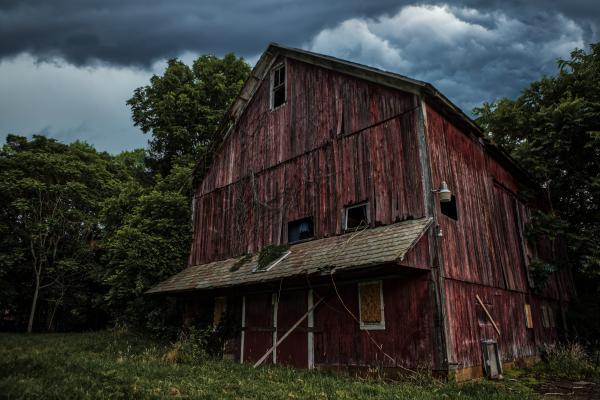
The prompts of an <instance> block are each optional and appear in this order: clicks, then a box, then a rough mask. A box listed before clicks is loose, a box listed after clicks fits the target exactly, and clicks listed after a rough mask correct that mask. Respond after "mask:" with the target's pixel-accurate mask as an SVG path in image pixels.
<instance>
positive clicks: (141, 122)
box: [127, 54, 250, 176]
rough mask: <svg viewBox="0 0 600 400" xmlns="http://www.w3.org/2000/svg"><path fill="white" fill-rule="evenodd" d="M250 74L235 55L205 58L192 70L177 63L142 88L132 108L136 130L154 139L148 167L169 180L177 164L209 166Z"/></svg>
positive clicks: (195, 63)
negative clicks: (229, 112) (231, 107)
mask: <svg viewBox="0 0 600 400" xmlns="http://www.w3.org/2000/svg"><path fill="white" fill-rule="evenodd" d="M249 72H250V67H249V65H248V64H247V63H246V62H245V61H244V59H243V58H237V57H236V56H235V55H233V54H227V55H225V56H224V57H223V58H218V57H216V56H213V55H203V56H201V57H199V58H198V59H197V60H196V61H195V62H194V64H193V66H192V68H190V67H188V66H187V65H185V64H184V63H183V62H181V61H179V60H177V59H171V60H169V62H168V66H167V68H166V70H165V72H164V74H163V75H162V76H157V75H154V76H153V77H152V78H151V79H150V84H149V85H147V86H144V87H140V88H137V89H136V90H135V92H134V94H133V96H132V97H131V98H130V99H129V100H128V101H127V104H128V105H129V106H130V108H131V113H132V117H133V121H134V123H135V125H136V126H139V127H140V128H141V129H142V132H144V133H151V134H152V139H151V140H150V141H149V147H150V149H149V154H148V159H147V164H148V165H149V166H150V167H151V168H152V169H153V170H154V171H157V172H160V173H161V174H162V175H163V176H166V175H167V174H169V173H170V170H171V168H172V166H173V165H174V164H175V163H176V162H180V163H183V164H185V163H189V162H198V161H205V163H206V164H208V163H209V162H210V156H211V154H212V151H214V144H215V143H216V142H218V141H219V139H220V138H219V137H218V127H219V123H220V122H221V121H222V119H223V117H224V115H225V113H226V111H227V109H228V107H229V105H230V104H231V102H232V100H233V99H234V98H235V97H236V96H237V94H238V93H239V91H240V89H241V87H242V85H243V83H244V81H245V80H246V78H247V77H248V74H249ZM178 160H179V161H178Z"/></svg>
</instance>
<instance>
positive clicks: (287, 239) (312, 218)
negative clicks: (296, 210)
mask: <svg viewBox="0 0 600 400" xmlns="http://www.w3.org/2000/svg"><path fill="white" fill-rule="evenodd" d="M305 219H309V220H310V223H311V225H312V236H311V237H308V238H304V239H300V240H295V241H293V242H290V224H291V223H294V222H299V221H303V220H305ZM286 228H287V229H286V236H287V237H286V241H287V243H288V244H297V243H304V242H308V241H309V240H314V239H315V218H314V217H313V216H312V215H309V216H307V217H304V218H298V219H294V220H292V221H288V222H287V224H286Z"/></svg>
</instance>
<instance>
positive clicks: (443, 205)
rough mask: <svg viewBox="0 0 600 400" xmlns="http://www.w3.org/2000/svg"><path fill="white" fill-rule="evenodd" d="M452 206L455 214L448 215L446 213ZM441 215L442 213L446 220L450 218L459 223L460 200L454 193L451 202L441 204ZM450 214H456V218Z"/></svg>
mask: <svg viewBox="0 0 600 400" xmlns="http://www.w3.org/2000/svg"><path fill="white" fill-rule="evenodd" d="M451 204H452V205H454V208H453V210H452V211H454V212H453V213H450V212H448V213H446V212H445V211H448V210H447V209H448V207H450V205H451ZM440 213H442V215H443V216H445V217H446V218H448V219H450V220H452V221H455V222H458V198H457V196H456V195H455V194H454V193H452V197H450V201H447V202H440ZM450 214H454V216H452V215H450ZM455 217H456V218H455Z"/></svg>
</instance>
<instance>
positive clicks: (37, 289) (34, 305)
mask: <svg viewBox="0 0 600 400" xmlns="http://www.w3.org/2000/svg"><path fill="white" fill-rule="evenodd" d="M39 292H40V275H39V274H37V273H36V274H35V291H34V292H33V301H32V302H31V312H30V313H29V324H27V333H31V332H32V331H33V317H35V309H36V308H37V299H38V293H39Z"/></svg>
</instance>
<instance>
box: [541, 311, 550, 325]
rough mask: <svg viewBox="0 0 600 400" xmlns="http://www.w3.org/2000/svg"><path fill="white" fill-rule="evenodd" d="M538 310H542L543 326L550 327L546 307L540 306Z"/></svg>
mask: <svg viewBox="0 0 600 400" xmlns="http://www.w3.org/2000/svg"><path fill="white" fill-rule="evenodd" d="M540 310H542V325H543V327H544V328H549V327H550V319H549V317H548V307H546V306H541V307H540Z"/></svg>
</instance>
